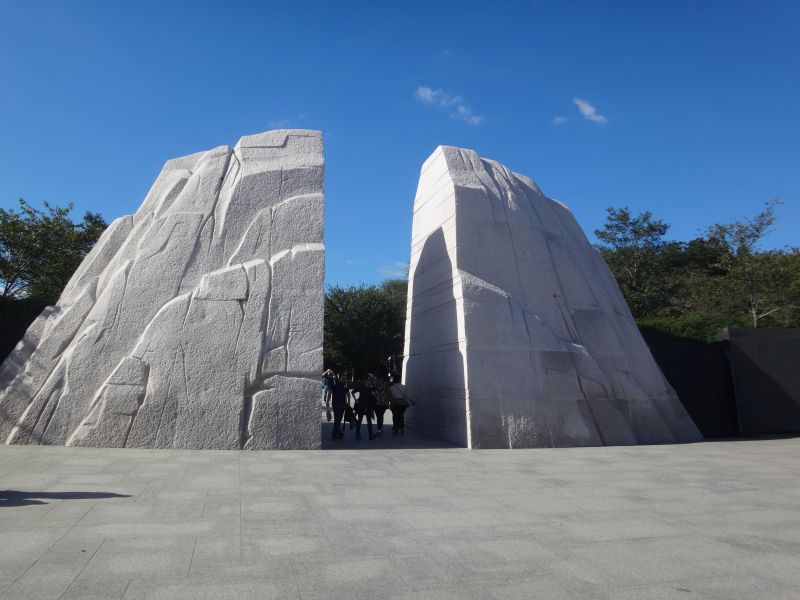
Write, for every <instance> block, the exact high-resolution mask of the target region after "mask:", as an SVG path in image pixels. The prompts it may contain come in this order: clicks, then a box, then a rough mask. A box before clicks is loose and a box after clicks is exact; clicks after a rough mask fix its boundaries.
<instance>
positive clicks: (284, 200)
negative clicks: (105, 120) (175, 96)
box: [0, 130, 324, 449]
mask: <svg viewBox="0 0 800 600" xmlns="http://www.w3.org/2000/svg"><path fill="white" fill-rule="evenodd" d="M323 167H324V161H323V155H322V139H321V134H320V132H317V131H307V130H280V131H270V132H267V133H263V134H260V135H254V136H247V137H243V138H242V139H241V140H239V143H238V144H237V145H236V147H234V148H233V149H231V148H229V147H227V146H221V147H219V148H215V149H213V150H209V151H207V152H200V153H198V154H192V155H190V156H185V157H183V158H176V159H174V160H171V161H168V162H167V163H166V164H165V165H164V168H163V169H162V171H161V174H160V175H159V176H158V179H157V180H156V182H155V184H154V185H153V187H152V189H151V190H150V193H149V194H148V195H147V197H146V198H145V200H144V202H143V204H142V206H141V207H140V208H139V210H138V211H137V212H136V213H135V214H134V215H130V216H125V217H121V218H119V219H117V220H116V221H114V222H113V223H112V224H111V225H110V226H109V228H108V229H107V230H106V232H105V233H104V234H103V236H102V237H101V238H100V240H99V241H98V243H97V245H96V246H95V248H94V249H93V250H92V252H91V253H90V254H89V255H88V256H87V257H86V259H85V260H84V261H83V263H82V264H81V266H80V267H79V269H78V271H77V272H76V273H75V275H74V276H73V277H72V279H71V280H70V282H69V284H68V285H67V287H66V289H65V290H64V292H63V294H62V295H61V298H60V299H59V301H58V303H57V304H56V305H55V306H54V307H50V308H48V309H46V310H45V311H44V312H43V313H42V315H41V316H39V317H38V319H37V320H36V321H35V322H34V323H33V325H31V327H30V329H29V330H28V332H27V333H26V335H25V337H24V339H23V340H22V341H21V342H20V343H19V344H18V345H17V347H16V349H15V350H14V352H12V354H11V355H10V356H9V358H8V359H7V360H6V361H5V363H3V366H2V369H0V440H2V441H3V442H5V443H7V444H9V443H20V444H26V443H27V444H66V445H71V446H114V447H126V446H127V447H141V448H232V449H235V448H252V449H260V448H318V447H319V445H320V435H319V409H318V401H319V383H318V374H319V372H320V371H321V369H322V315H323V291H322V286H323V273H324V247H323V245H322V225H323Z"/></svg>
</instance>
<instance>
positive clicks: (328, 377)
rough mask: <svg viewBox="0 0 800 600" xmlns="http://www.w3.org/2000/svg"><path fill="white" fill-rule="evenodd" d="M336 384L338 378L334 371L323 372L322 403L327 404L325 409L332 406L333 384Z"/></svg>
mask: <svg viewBox="0 0 800 600" xmlns="http://www.w3.org/2000/svg"><path fill="white" fill-rule="evenodd" d="M334 383H336V376H335V375H334V374H333V371H331V370H330V369H326V370H325V371H323V372H322V401H323V402H325V408H329V407H330V405H331V392H332V391H333V384H334Z"/></svg>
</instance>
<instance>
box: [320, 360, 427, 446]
mask: <svg viewBox="0 0 800 600" xmlns="http://www.w3.org/2000/svg"><path fill="white" fill-rule="evenodd" d="M322 389H323V399H324V402H325V408H326V412H327V418H328V421H330V420H331V419H333V434H332V439H334V440H341V439H344V429H345V428H344V423H345V422H348V423H350V429H355V436H356V439H361V424H362V423H363V422H364V420H365V419H366V421H367V433H368V435H369V439H370V440H374V439H375V438H379V437H381V436H382V435H383V418H384V416H385V414H386V411H387V410H391V411H392V434H393V435H401V436H402V435H405V425H406V423H405V413H406V409H407V408H408V407H409V406H413V405H414V401H413V400H412V399H411V397H410V396H409V395H408V391H407V390H406V387H405V386H404V385H403V384H402V383H399V377H398V376H397V374H396V373H390V374H389V377H388V379H386V380H384V379H380V378H378V377H375V376H374V375H372V374H370V375H367V377H365V378H364V379H362V380H361V381H358V382H355V383H352V382H350V381H349V378H348V373H347V371H340V372H339V373H334V372H333V371H332V370H330V369H327V370H326V371H324V372H323V373H322ZM351 401H352V403H351ZM331 409H332V410H333V415H331ZM373 421H375V425H376V429H377V430H376V431H373V428H372V423H373Z"/></svg>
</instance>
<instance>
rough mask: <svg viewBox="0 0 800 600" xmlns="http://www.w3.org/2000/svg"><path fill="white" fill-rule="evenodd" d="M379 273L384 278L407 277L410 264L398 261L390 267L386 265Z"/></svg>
mask: <svg viewBox="0 0 800 600" xmlns="http://www.w3.org/2000/svg"><path fill="white" fill-rule="evenodd" d="M378 273H380V274H381V275H383V276H384V277H407V276H408V263H407V262H403V261H402V260H398V261H396V262H393V263H392V264H390V265H384V266H382V267H381V268H380V269H378Z"/></svg>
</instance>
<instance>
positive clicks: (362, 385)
mask: <svg viewBox="0 0 800 600" xmlns="http://www.w3.org/2000/svg"><path fill="white" fill-rule="evenodd" d="M353 391H354V392H356V393H357V394H358V398H357V399H356V403H355V407H354V408H355V411H356V419H357V422H356V438H357V439H361V423H362V422H363V421H364V417H366V418H367V432H368V433H369V439H370V440H374V439H375V438H376V437H377V436H376V435H375V434H373V433H372V421H373V420H374V419H375V401H376V398H375V382H374V380H373V379H372V378H371V377H367V378H366V379H364V380H362V381H360V382H359V383H358V384H357V385H356V386H354V388H353Z"/></svg>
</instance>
